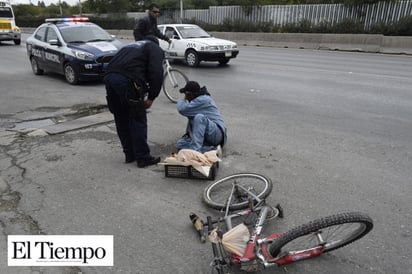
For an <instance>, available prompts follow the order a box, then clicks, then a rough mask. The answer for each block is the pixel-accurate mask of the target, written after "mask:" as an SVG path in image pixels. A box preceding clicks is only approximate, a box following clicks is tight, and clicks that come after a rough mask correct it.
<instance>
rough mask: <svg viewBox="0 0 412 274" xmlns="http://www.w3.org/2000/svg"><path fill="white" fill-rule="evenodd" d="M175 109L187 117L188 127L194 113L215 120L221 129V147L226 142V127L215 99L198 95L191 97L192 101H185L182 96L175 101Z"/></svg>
mask: <svg viewBox="0 0 412 274" xmlns="http://www.w3.org/2000/svg"><path fill="white" fill-rule="evenodd" d="M177 111H178V112H179V113H180V114H181V115H183V116H185V117H187V118H188V119H189V121H188V125H187V126H188V129H189V128H190V127H191V124H192V122H193V118H194V117H195V115H196V114H198V113H201V114H203V115H205V116H207V118H208V119H209V120H211V121H213V122H215V123H216V124H217V125H218V126H219V128H220V129H221V130H222V131H223V135H224V140H223V143H222V144H221V145H222V147H223V145H224V144H225V143H226V140H227V129H226V126H225V122H224V121H223V118H222V115H221V114H220V111H219V109H218V108H217V106H216V103H215V101H214V100H213V99H212V97H211V96H209V95H200V96H198V97H196V98H195V99H193V100H192V101H190V102H189V101H187V100H185V99H183V98H180V99H179V100H178V101H177Z"/></svg>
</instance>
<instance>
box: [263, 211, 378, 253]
mask: <svg viewBox="0 0 412 274" xmlns="http://www.w3.org/2000/svg"><path fill="white" fill-rule="evenodd" d="M346 227H347V228H348V229H350V230H348V231H346V232H345V228H346ZM372 228H373V221H372V219H371V218H370V217H369V216H368V215H367V214H364V213H361V212H346V213H340V214H335V215H332V216H328V217H324V218H320V219H316V220H314V221H311V222H309V223H307V224H304V225H300V226H298V227H296V228H294V229H291V230H289V231H288V232H286V233H285V234H283V235H282V236H280V237H279V238H277V239H275V241H274V242H273V243H272V244H271V245H270V247H269V252H270V254H271V255H272V256H273V257H277V256H280V257H281V256H282V254H289V253H294V252H299V251H303V250H307V249H310V248H315V247H317V246H319V245H320V243H319V240H318V238H317V236H316V235H315V232H321V233H322V234H321V237H322V239H323V244H324V249H323V251H322V252H323V253H326V252H329V251H332V250H336V249H338V248H341V247H343V246H346V245H348V244H350V243H352V242H354V241H356V240H359V239H360V238H362V237H363V236H365V235H366V234H368V233H369V232H370V231H371V230H372ZM337 237H338V238H337Z"/></svg>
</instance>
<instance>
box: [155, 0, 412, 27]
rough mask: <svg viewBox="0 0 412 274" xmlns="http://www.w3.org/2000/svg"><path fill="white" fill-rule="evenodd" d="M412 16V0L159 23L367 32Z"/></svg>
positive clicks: (176, 15)
mask: <svg viewBox="0 0 412 274" xmlns="http://www.w3.org/2000/svg"><path fill="white" fill-rule="evenodd" d="M407 16H412V0H408V1H397V2H378V3H376V4H363V5H355V6H345V5H343V4H319V5H267V6H256V7H253V8H252V9H250V10H249V12H246V11H245V10H244V9H243V8H242V7H241V6H211V7H209V9H190V10H183V18H181V11H180V10H176V11H164V12H163V16H162V17H160V18H159V23H172V22H173V23H176V22H181V21H182V19H183V20H192V19H195V20H196V21H200V22H204V23H207V24H214V25H217V24H221V23H222V22H224V21H225V20H232V21H233V20H242V21H247V22H251V23H262V22H266V23H273V25H277V26H284V25H286V24H296V23H299V22H302V21H303V20H305V21H308V22H310V24H311V25H317V24H319V23H328V24H329V25H331V26H333V25H335V24H337V23H340V22H342V21H343V20H351V21H355V22H363V23H364V29H365V30H368V29H369V28H370V27H371V26H372V25H374V24H379V23H393V22H398V21H399V20H400V19H401V18H404V17H407Z"/></svg>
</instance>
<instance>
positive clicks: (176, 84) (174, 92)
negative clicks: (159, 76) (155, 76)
mask: <svg viewBox="0 0 412 274" xmlns="http://www.w3.org/2000/svg"><path fill="white" fill-rule="evenodd" d="M187 81H189V79H188V78H187V76H186V75H185V74H184V73H183V72H182V71H180V70H178V69H175V68H171V69H170V70H169V73H168V72H166V73H165V74H164V76H163V92H164V94H165V95H166V97H167V98H168V99H169V100H170V101H171V102H173V103H176V102H177V99H179V97H180V96H182V94H181V93H180V89H181V88H183V87H184V86H185V85H186V83H187Z"/></svg>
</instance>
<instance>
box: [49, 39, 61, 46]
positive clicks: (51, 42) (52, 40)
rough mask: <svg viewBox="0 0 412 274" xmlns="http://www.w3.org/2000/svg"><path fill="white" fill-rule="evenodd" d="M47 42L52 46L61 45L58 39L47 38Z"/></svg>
mask: <svg viewBox="0 0 412 274" xmlns="http://www.w3.org/2000/svg"><path fill="white" fill-rule="evenodd" d="M49 44H50V45H52V46H61V44H60V41H59V40H58V39H51V40H49Z"/></svg>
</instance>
